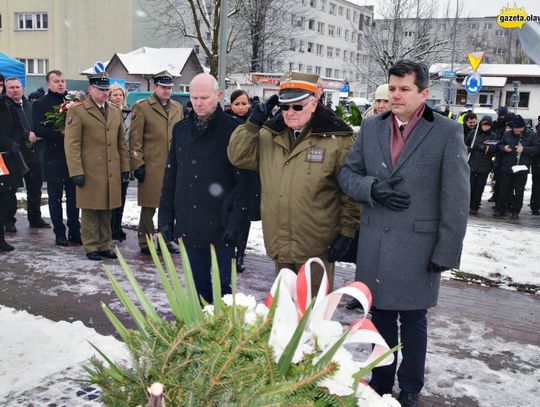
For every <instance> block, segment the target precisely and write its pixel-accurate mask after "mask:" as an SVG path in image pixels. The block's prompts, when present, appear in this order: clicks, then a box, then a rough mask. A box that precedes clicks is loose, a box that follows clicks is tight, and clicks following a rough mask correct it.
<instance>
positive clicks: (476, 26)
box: [469, 23, 478, 30]
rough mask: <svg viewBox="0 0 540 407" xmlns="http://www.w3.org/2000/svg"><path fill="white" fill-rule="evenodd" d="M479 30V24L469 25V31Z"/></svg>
mask: <svg viewBox="0 0 540 407" xmlns="http://www.w3.org/2000/svg"><path fill="white" fill-rule="evenodd" d="M477 28H478V24H477V23H469V30H476V29H477Z"/></svg>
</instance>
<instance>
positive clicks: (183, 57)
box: [82, 47, 193, 76]
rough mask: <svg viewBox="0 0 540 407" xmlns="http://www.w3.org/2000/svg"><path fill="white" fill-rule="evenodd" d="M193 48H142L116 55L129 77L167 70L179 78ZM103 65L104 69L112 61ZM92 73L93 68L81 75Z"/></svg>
mask: <svg viewBox="0 0 540 407" xmlns="http://www.w3.org/2000/svg"><path fill="white" fill-rule="evenodd" d="M192 51H193V48H149V47H142V48H138V49H136V50H133V51H131V52H128V53H126V54H121V53H116V54H115V55H116V56H117V57H118V59H119V60H120V62H121V63H122V65H124V67H125V68H126V70H127V73H128V74H131V75H153V74H155V73H158V72H161V71H164V70H167V71H169V72H170V73H171V74H172V75H173V76H181V75H180V73H181V72H182V69H184V65H185V64H186V62H187V60H188V58H189V56H190V54H191V52H192ZM113 58H114V57H113ZM113 58H111V60H110V61H107V62H105V63H104V65H105V69H106V68H107V66H108V65H109V63H110V62H111V61H112V59H113ZM93 73H94V69H93V68H88V69H86V70H84V71H83V72H82V74H83V75H90V74H93Z"/></svg>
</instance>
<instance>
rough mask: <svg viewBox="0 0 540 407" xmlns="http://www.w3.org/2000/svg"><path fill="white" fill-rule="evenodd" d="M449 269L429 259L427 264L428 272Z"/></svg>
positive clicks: (440, 271)
mask: <svg viewBox="0 0 540 407" xmlns="http://www.w3.org/2000/svg"><path fill="white" fill-rule="evenodd" d="M446 270H450V267H446V266H441V265H440V264H437V263H435V262H433V261H431V260H430V261H429V264H428V269H427V271H428V273H442V272H443V271H446Z"/></svg>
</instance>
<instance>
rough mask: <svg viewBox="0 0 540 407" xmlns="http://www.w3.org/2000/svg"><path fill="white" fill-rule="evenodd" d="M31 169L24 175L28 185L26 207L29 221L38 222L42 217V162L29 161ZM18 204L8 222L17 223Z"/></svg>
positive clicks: (25, 183)
mask: <svg viewBox="0 0 540 407" xmlns="http://www.w3.org/2000/svg"><path fill="white" fill-rule="evenodd" d="M26 164H27V165H28V168H30V170H29V171H28V172H27V173H26V174H25V175H24V177H23V178H24V185H25V187H26V209H27V216H28V221H29V222H30V223H37V222H38V221H39V220H40V219H41V187H42V186H43V173H42V170H41V163H40V162H37V161H36V162H27V163H26ZM16 212H17V205H15V208H14V209H13V212H12V213H11V214H10V216H9V217H8V223H10V222H11V223H15V222H16V219H15V213H16Z"/></svg>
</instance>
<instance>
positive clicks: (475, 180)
mask: <svg viewBox="0 0 540 407" xmlns="http://www.w3.org/2000/svg"><path fill="white" fill-rule="evenodd" d="M488 176H489V172H475V171H471V203H470V205H469V208H471V209H473V210H478V208H479V207H480V203H481V202H482V194H483V193H484V188H485V186H486V182H487V179H488Z"/></svg>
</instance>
